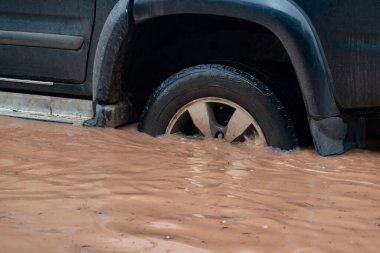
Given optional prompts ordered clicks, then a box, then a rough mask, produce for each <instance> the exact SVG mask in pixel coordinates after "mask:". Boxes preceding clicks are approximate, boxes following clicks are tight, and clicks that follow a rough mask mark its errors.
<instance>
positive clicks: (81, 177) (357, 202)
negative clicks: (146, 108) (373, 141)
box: [0, 118, 380, 253]
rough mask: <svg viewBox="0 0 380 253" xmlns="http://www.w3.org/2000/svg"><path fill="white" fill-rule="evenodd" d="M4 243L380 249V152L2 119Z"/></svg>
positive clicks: (21, 246) (85, 248)
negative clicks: (337, 152)
mask: <svg viewBox="0 0 380 253" xmlns="http://www.w3.org/2000/svg"><path fill="white" fill-rule="evenodd" d="M0 137H1V146H0V245H1V249H0V252H4V253H13V252H29V253H34V252H35V253H40V252H49V253H50V252H91V253H95V252H99V253H108V252H117V253H121V252H180V253H186V252H191V253H197V252H218V253H219V252H222V253H223V252H240V253H249V252H251V253H253V252H255V253H256V252H276V253H278V252H294V253H321V252H342V253H343V252H344V253H347V252H355V253H356V252H373V253H375V252H380V166H379V164H380V152H379V151H376V150H372V151H370V150H368V151H363V150H361V151H353V152H350V153H348V154H346V155H343V156H339V157H332V158H323V157H320V156H318V155H317V154H316V152H315V151H314V150H304V151H301V152H297V153H279V152H275V151H273V150H270V149H267V148H263V147H256V146H255V145H254V144H253V143H245V144H241V145H230V144H227V143H224V142H223V141H219V140H205V141H198V140H186V139H183V138H181V137H178V136H170V137H164V138H152V137H149V136H147V135H144V134H141V133H138V132H136V130H135V128H134V127H133V126H130V127H127V128H124V129H120V130H114V129H89V128H84V127H80V126H71V125H63V124H54V123H44V122H35V121H29V120H20V119H13V118H0Z"/></svg>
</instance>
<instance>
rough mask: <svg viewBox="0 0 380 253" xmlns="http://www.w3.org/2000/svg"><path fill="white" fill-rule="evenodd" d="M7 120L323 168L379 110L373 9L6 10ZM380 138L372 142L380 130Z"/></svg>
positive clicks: (63, 5)
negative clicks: (92, 129) (291, 154)
mask: <svg viewBox="0 0 380 253" xmlns="http://www.w3.org/2000/svg"><path fill="white" fill-rule="evenodd" d="M0 10H1V15H0V89H1V92H0V113H2V114H6V115H11V116H21V117H32V118H33V117H34V118H39V117H41V115H42V117H45V118H47V119H49V120H55V121H60V120H61V121H62V119H64V121H68V122H74V121H75V120H77V121H78V120H79V121H80V122H84V124H85V125H87V126H97V127H118V126H120V125H123V124H127V123H130V122H134V121H138V122H139V124H138V128H139V130H140V131H143V132H145V133H148V134H150V135H153V136H158V135H162V134H176V133H182V134H185V135H187V136H195V137H211V138H220V139H225V140H226V141H228V142H240V141H245V140H247V139H254V140H255V141H257V142H259V143H263V144H265V145H268V146H271V147H274V148H279V149H284V150H292V149H296V148H297V147H299V146H303V145H307V143H311V141H313V143H314V146H315V148H316V150H317V151H318V152H319V154H321V155H323V156H329V155H337V154H342V153H344V152H346V151H348V150H350V149H352V148H358V147H365V138H366V132H367V129H368V127H367V126H366V125H368V122H369V121H370V120H373V119H374V118H375V119H376V118H377V117H378V115H379V114H378V113H379V108H380V71H379V70H378V66H379V65H380V36H379V31H380V17H379V15H378V14H379V10H380V2H379V1H376V0H363V1H355V0H319V1H312V0H201V1H200V0H194V1H189V0H65V1H62V0H49V1H44V0H2V1H1V2H0ZM375 129H376V128H375Z"/></svg>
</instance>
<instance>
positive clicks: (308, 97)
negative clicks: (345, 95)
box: [133, 0, 340, 118]
mask: <svg viewBox="0 0 380 253" xmlns="http://www.w3.org/2000/svg"><path fill="white" fill-rule="evenodd" d="M179 14H203V15H218V16H226V17H232V18H239V19H242V20H246V21H250V22H254V23H257V24H259V25H262V26H263V27H265V28H267V29H269V30H270V31H271V32H273V33H274V34H275V35H276V36H277V37H278V39H279V40H280V41H281V43H282V44H283V46H284V47H285V49H286V51H287V52H288V54H289V57H290V59H291V61H292V64H293V66H294V68H295V71H296V74H297V78H298V81H299V83H300V88H301V90H302V94H303V98H304V102H305V106H306V110H307V112H308V116H309V117H310V118H327V117H336V116H339V115H340V112H339V109H338V107H337V105H336V102H335V99H334V96H333V92H332V86H331V82H332V81H331V77H330V73H329V70H328V64H327V61H326V58H325V55H324V52H323V50H322V46H321V43H320V41H319V38H318V35H317V33H316V31H315V29H314V27H313V25H312V23H311V21H310V20H309V18H308V17H307V15H306V13H304V12H303V10H302V9H301V8H300V7H299V6H298V5H297V4H296V3H294V2H293V1H291V0H276V1H268V0H218V1H216V0H191V1H188V0H135V1H134V6H133V15H134V20H135V23H141V22H144V21H147V20H151V19H154V18H158V17H161V16H168V15H179Z"/></svg>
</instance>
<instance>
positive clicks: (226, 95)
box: [138, 64, 298, 150]
mask: <svg viewBox="0 0 380 253" xmlns="http://www.w3.org/2000/svg"><path fill="white" fill-rule="evenodd" d="M138 128H139V130H140V131H142V132H145V133H148V134H150V135H152V136H158V135H162V134H165V133H177V132H182V133H184V134H186V135H203V136H206V137H217V138H225V139H227V140H228V141H230V142H235V141H241V140H244V139H245V138H243V137H244V136H245V137H246V136H253V135H254V137H255V138H259V139H262V140H263V141H264V143H266V144H267V145H269V146H271V147H275V148H280V149H285V150H289V149H293V148H296V147H297V145H298V143H297V138H296V133H295V130H294V127H293V124H292V122H291V120H290V117H289V115H288V113H287V112H286V110H285V108H284V106H283V105H282V104H281V102H280V101H279V100H278V99H277V97H276V96H275V95H274V94H273V92H272V91H271V90H270V89H269V88H268V87H267V86H266V85H265V84H264V83H262V82H261V81H259V80H258V79H256V78H255V77H254V76H252V75H250V74H248V73H246V72H243V71H241V70H238V69H236V68H233V67H229V66H224V65H217V64H212V65H199V66H195V67H191V68H187V69H185V70H182V71H180V72H179V73H177V74H175V75H173V76H172V77H170V78H169V79H167V80H166V81H165V82H164V83H163V84H161V85H160V86H159V87H158V88H157V90H156V91H155V92H154V94H153V95H152V96H151V98H150V99H149V101H148V103H147V104H146V106H145V109H144V111H143V113H142V116H141V119H140V122H139V126H138ZM245 128H246V129H245Z"/></svg>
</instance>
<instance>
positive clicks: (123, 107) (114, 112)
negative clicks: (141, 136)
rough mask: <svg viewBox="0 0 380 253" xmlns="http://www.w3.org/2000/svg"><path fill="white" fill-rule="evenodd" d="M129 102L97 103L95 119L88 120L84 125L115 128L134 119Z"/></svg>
mask: <svg viewBox="0 0 380 253" xmlns="http://www.w3.org/2000/svg"><path fill="white" fill-rule="evenodd" d="M131 108H132V106H131V104H130V103H126V102H123V103H118V104H113V105H102V104H97V105H96V109H95V112H96V114H95V119H92V120H88V121H86V122H85V123H84V126H88V127H107V128H115V127H119V126H122V125H125V124H127V123H129V122H131V121H133V120H134V118H135V117H134V113H133V111H132V109H131Z"/></svg>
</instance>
